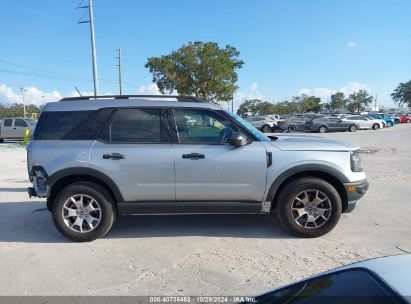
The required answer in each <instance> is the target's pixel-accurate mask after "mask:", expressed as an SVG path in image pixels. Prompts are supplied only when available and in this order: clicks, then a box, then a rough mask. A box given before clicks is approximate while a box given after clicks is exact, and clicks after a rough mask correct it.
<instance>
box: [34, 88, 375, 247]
mask: <svg viewBox="0 0 411 304" xmlns="http://www.w3.org/2000/svg"><path fill="white" fill-rule="evenodd" d="M27 151H28V153H27V158H28V161H27V163H28V171H29V176H30V180H31V181H32V183H33V187H30V188H29V189H28V193H29V195H30V196H37V197H46V198H47V207H48V209H49V210H50V211H51V212H52V215H53V220H54V223H55V225H56V227H57V228H58V230H59V231H60V232H61V233H62V234H64V235H65V236H66V237H68V238H69V239H71V240H74V241H92V240H94V239H97V238H99V237H101V236H103V235H104V234H105V233H107V232H108V230H109V229H110V227H111V226H112V225H113V223H114V220H115V217H116V216H117V215H122V214H160V213H166V214H175V213H180V214H181V213H184V214H193V213H237V214H238V213H253V214H270V213H276V214H277V216H278V219H279V221H280V222H281V224H282V225H283V226H284V227H285V228H286V229H288V230H289V231H290V232H291V233H293V234H295V235H297V236H302V237H318V236H321V235H323V234H325V233H327V232H329V231H330V230H331V229H333V227H334V226H335V225H336V224H337V222H338V220H339V219H340V216H341V213H342V212H350V211H351V210H353V208H354V207H355V205H356V202H357V201H358V199H360V198H361V197H362V196H363V195H364V193H365V192H366V190H367V189H368V182H367V179H366V176H365V173H364V171H363V169H362V168H361V163H360V158H359V155H358V148H357V147H355V146H352V145H351V144H348V143H344V142H340V141H332V140H328V139H324V138H320V137H309V136H284V135H283V136H276V137H267V136H265V135H263V134H262V133H261V132H260V131H258V130H256V129H255V128H254V127H252V126H251V125H250V124H249V123H247V122H245V121H244V120H243V119H241V118H240V117H238V116H236V115H234V114H232V113H231V112H228V111H225V110H223V109H222V108H221V107H219V106H217V105H214V104H210V103H205V102H202V101H200V100H198V99H196V98H193V97H182V96H180V97H172V96H171V97H170V96H112V97H107V96H104V97H81V98H65V99H62V100H61V101H59V102H55V103H49V104H47V105H46V106H45V108H44V110H43V112H42V114H41V116H40V118H39V121H38V123H37V127H36V129H35V132H34V135H33V140H32V141H31V142H30V144H29V146H28V148H27Z"/></svg>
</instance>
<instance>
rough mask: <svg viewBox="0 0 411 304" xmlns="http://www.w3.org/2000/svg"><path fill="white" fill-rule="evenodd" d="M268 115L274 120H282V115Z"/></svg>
mask: <svg viewBox="0 0 411 304" xmlns="http://www.w3.org/2000/svg"><path fill="white" fill-rule="evenodd" d="M266 117H268V118H271V119H272V120H274V121H275V122H277V121H279V120H280V115H277V114H272V115H266Z"/></svg>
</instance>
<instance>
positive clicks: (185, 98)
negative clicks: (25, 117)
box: [60, 95, 204, 102]
mask: <svg viewBox="0 0 411 304" xmlns="http://www.w3.org/2000/svg"><path fill="white" fill-rule="evenodd" d="M133 98H155V99H167V98H175V99H177V101H178V102H204V101H203V100H201V99H199V98H197V97H194V96H174V95H102V96H79V97H64V98H62V99H60V101H73V100H98V99H100V100H101V99H133Z"/></svg>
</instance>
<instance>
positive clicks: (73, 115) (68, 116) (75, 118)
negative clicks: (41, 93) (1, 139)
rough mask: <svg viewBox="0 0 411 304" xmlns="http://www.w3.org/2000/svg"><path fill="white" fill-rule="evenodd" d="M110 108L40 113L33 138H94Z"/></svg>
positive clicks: (101, 127)
mask: <svg viewBox="0 0 411 304" xmlns="http://www.w3.org/2000/svg"><path fill="white" fill-rule="evenodd" d="M112 111H113V110H112V109H102V110H97V111H55V112H54V111H53V112H43V113H42V114H41V115H40V118H39V121H38V123H37V126H36V129H35V131H34V135H33V139H34V140H94V139H96V138H97V137H98V135H99V134H100V132H101V130H102V129H103V128H104V125H105V124H106V122H107V120H108V119H109V117H110V115H111V113H112Z"/></svg>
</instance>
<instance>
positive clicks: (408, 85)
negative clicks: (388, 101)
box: [391, 80, 411, 108]
mask: <svg viewBox="0 0 411 304" xmlns="http://www.w3.org/2000/svg"><path fill="white" fill-rule="evenodd" d="M391 98H392V99H393V100H394V102H395V103H396V104H398V105H399V106H400V107H402V106H403V105H407V106H408V107H410V108H411V80H410V81H408V82H405V83H403V82H401V83H400V84H399V85H398V87H396V88H395V90H394V92H393V93H392V94H391Z"/></svg>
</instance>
